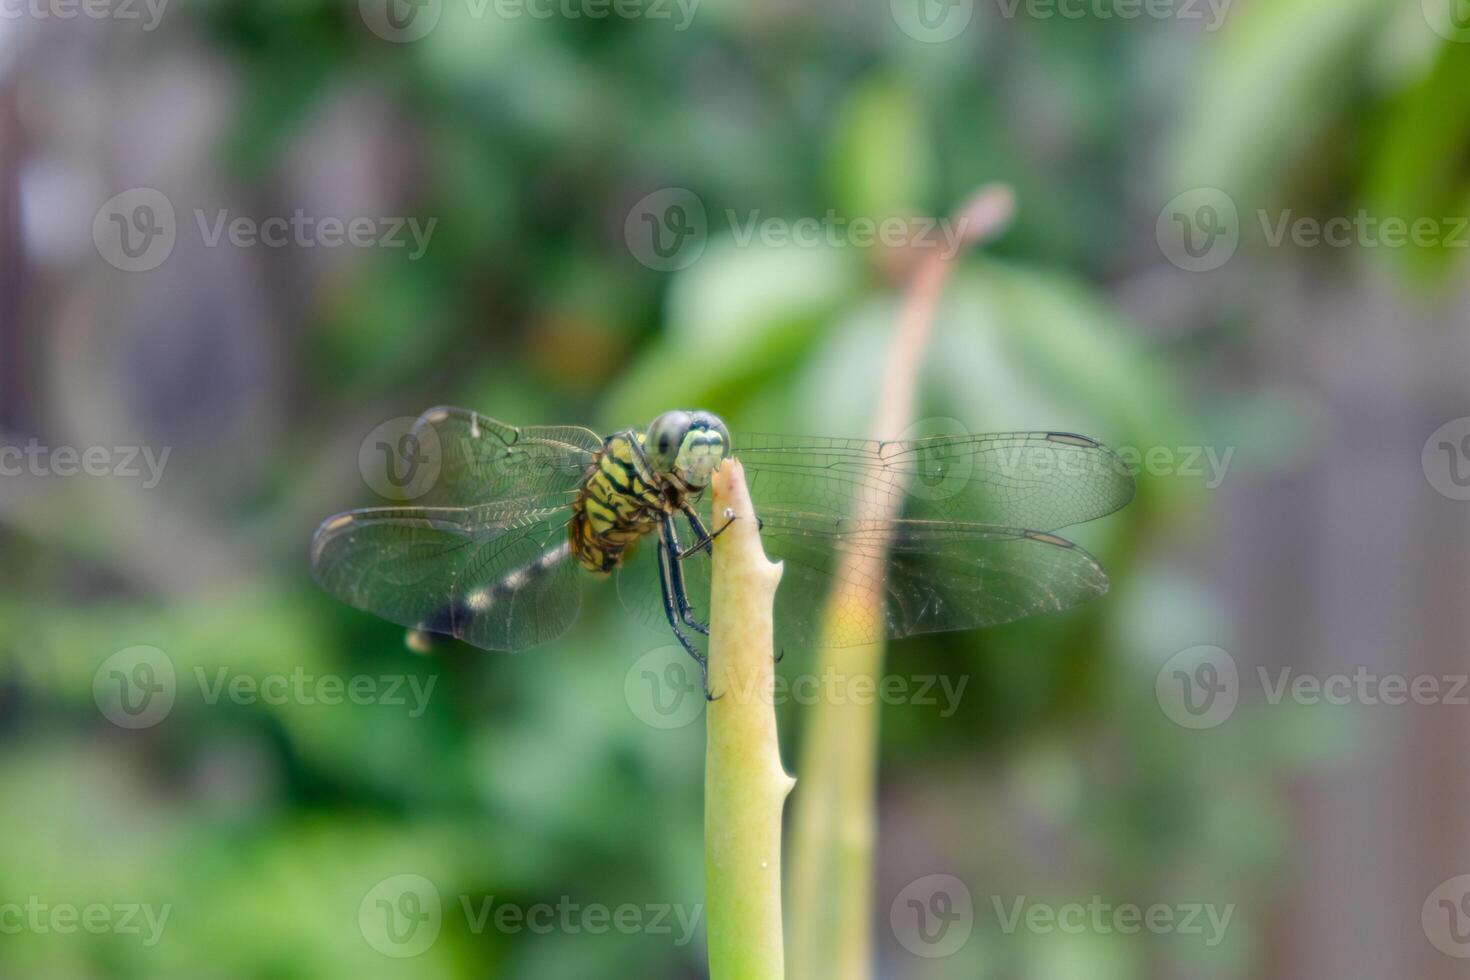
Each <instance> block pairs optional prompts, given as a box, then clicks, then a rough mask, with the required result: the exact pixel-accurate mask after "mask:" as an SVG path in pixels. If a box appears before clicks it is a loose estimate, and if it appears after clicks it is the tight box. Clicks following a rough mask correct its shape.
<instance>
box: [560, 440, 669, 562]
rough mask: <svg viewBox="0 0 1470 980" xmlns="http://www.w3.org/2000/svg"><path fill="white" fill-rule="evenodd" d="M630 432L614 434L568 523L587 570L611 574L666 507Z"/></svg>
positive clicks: (579, 558) (574, 551)
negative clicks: (634, 446) (634, 444)
mask: <svg viewBox="0 0 1470 980" xmlns="http://www.w3.org/2000/svg"><path fill="white" fill-rule="evenodd" d="M654 479H655V477H654V475H653V474H652V473H650V472H649V471H648V469H647V467H646V466H645V464H644V463H643V461H642V460H641V459H640V458H639V457H638V455H637V453H636V451H635V450H634V448H633V445H632V442H631V441H630V439H629V436H628V435H627V434H623V435H616V436H611V437H610V438H609V439H608V440H607V443H606V445H605V447H604V449H603V451H602V454H601V456H599V457H598V460H597V466H596V467H595V468H594V469H593V470H592V472H591V473H590V475H589V476H588V477H587V481H586V483H584V484H583V485H582V493H581V494H580V495H579V496H578V497H577V502H576V503H575V504H574V505H573V510H574V514H573V516H572V522H571V524H570V525H569V527H568V531H569V534H570V537H571V546H572V554H573V555H574V556H575V557H576V559H577V561H578V562H579V563H580V564H581V565H582V567H583V568H586V569H589V570H591V571H594V572H610V571H612V570H613V569H614V568H616V567H617V566H618V563H619V562H620V561H622V558H623V552H624V551H626V550H627V549H628V547H629V546H630V545H632V544H633V542H635V541H637V540H638V539H639V538H641V537H643V536H644V535H645V534H648V533H649V532H651V531H654V530H656V529H657V528H658V524H659V521H660V520H661V519H662V517H663V514H664V509H665V507H666V506H667V505H666V503H665V501H664V498H663V495H662V494H661V493H660V492H659V490H658V489H657V488H655V487H654V486H653V485H652V482H651V481H653V480H654Z"/></svg>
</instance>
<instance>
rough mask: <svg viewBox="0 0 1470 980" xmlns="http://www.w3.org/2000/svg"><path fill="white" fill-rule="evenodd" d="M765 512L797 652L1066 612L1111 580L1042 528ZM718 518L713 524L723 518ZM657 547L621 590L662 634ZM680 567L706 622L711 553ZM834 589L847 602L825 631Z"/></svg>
mask: <svg viewBox="0 0 1470 980" xmlns="http://www.w3.org/2000/svg"><path fill="white" fill-rule="evenodd" d="M760 516H761V519H762V521H763V523H764V528H763V530H762V531H761V540H762V544H763V545H764V546H765V549H766V554H767V555H769V556H770V558H771V559H772V560H773V561H781V562H783V563H784V566H785V567H784V570H783V571H782V573H781V584H780V586H779V587H778V588H777V590H776V644H777V645H778V646H783V647H788V648H792V649H800V648H815V647H822V646H829V647H845V646H855V645H857V644H861V643H872V642H876V641H877V640H879V639H881V638H883V637H892V638H899V637H905V636H913V635H915V634H919V633H938V632H945V631H948V630H965V629H977V628H981V627H986V626H997V625H1000V624H1002V623H1008V622H1011V621H1013V620H1017V619H1022V618H1025V617H1027V616H1033V615H1037V614H1040V613H1046V612H1059V611H1061V610H1064V609H1069V608H1071V607H1073V606H1076V605H1079V604H1081V603H1083V602H1086V601H1087V600H1089V599H1093V598H1096V597H1097V596H1100V595H1102V594H1103V593H1105V592H1107V590H1108V578H1107V575H1106V574H1105V573H1104V572H1103V570H1102V568H1101V567H1100V566H1099V565H1098V563H1097V561H1096V560H1095V559H1094V558H1093V557H1092V556H1091V555H1090V554H1088V553H1087V552H1086V551H1084V550H1083V549H1081V548H1079V547H1077V546H1076V545H1074V544H1072V543H1071V542H1069V541H1067V540H1065V539H1063V538H1060V537H1057V536H1056V535H1054V534H1049V533H1046V532H1043V531H1028V530H1022V529H1019V528H1009V527H996V526H994V525H989V524H969V523H956V522H945V521H922V520H912V519H894V520H856V519H849V518H841V517H833V516H830V515H826V514H813V513H809V512H802V511H789V510H783V509H781V508H778V507H767V508H765V509H764V510H761V511H760ZM714 520H715V522H716V523H715V525H714V526H715V527H718V521H719V520H720V518H719V517H716V518H714ZM685 535H686V541H685V543H686V544H687V543H688V540H689V537H688V534H687V531H686V532H685ZM655 548H656V541H654V540H653V539H649V540H648V541H645V542H643V543H642V546H641V548H640V552H639V553H635V554H633V555H630V556H629V558H628V559H626V560H625V563H624V565H623V567H622V568H620V569H619V572H618V593H619V596H620V597H621V599H622V601H623V604H624V605H625V606H626V607H627V608H628V609H630V610H632V611H633V612H634V613H635V614H636V615H637V616H638V617H639V618H640V619H642V620H643V621H644V622H645V623H646V624H648V625H649V626H650V627H652V628H654V629H660V630H665V631H666V630H667V629H668V626H667V621H666V619H665V617H664V612H663V605H662V597H661V593H660V592H659V580H658V568H657V565H656V563H655ZM682 564H683V568H684V578H685V584H686V588H687V591H688V593H689V599H690V602H691V604H692V605H693V606H694V611H695V615H696V616H698V617H699V618H700V619H701V620H702V621H707V620H708V616H709V592H710V560H709V558H708V556H707V555H705V554H704V553H702V552H701V553H699V554H694V555H690V556H689V557H687V558H686V559H684V561H683V563H682ZM832 595H835V596H838V597H840V598H839V599H838V602H837V610H836V612H835V614H834V617H833V622H832V623H831V624H830V627H829V628H828V630H827V632H825V633H824V632H823V625H824V624H823V622H822V617H823V615H824V613H825V610H826V608H827V602H828V597H829V596H832Z"/></svg>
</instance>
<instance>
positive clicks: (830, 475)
mask: <svg viewBox="0 0 1470 980" xmlns="http://www.w3.org/2000/svg"><path fill="white" fill-rule="evenodd" d="M735 453H736V455H737V456H739V458H740V460H741V461H742V462H743V463H744V465H745V473H746V479H747V481H748V482H749V484H750V493H751V497H752V499H753V500H754V502H755V507H756V512H757V513H759V514H762V515H763V516H764V515H765V513H766V512H767V511H769V510H770V509H771V508H773V507H779V508H783V509H788V510H793V511H804V512H808V513H812V514H819V515H830V516H832V517H862V516H870V517H878V516H895V515H902V516H905V517H912V518H916V519H922V520H931V521H951V522H960V523H969V524H992V525H997V526H999V527H1002V528H1029V529H1032V530H1037V531H1054V530H1056V529H1057V528H1062V527H1068V526H1070V525H1073V524H1080V523H1082V522H1084V521H1090V520H1093V519H1095V518H1098V517H1102V516H1104V515H1106V514H1111V513H1112V512H1113V511H1115V510H1117V509H1118V508H1120V507H1122V506H1123V505H1124V504H1126V503H1127V502H1128V501H1129V500H1131V499H1132V498H1133V477H1132V476H1131V475H1130V474H1129V472H1128V470H1127V467H1126V466H1125V465H1124V463H1123V461H1122V460H1121V459H1120V458H1119V457H1118V455H1117V454H1116V453H1114V452H1113V451H1112V450H1110V449H1108V448H1107V447H1105V446H1103V445H1101V444H1099V443H1097V442H1096V441H1094V440H1092V439H1089V438H1087V437H1086V436H1078V435H1072V434H1070V433H1064V432H1013V433H997V434H990V435H960V436H947V435H946V436H932V437H930V438H926V439H915V440H912V441H904V442H876V441H873V440H864V439H823V438H803V437H793V436H769V435H758V434H757V435H746V436H737V437H736V439H735Z"/></svg>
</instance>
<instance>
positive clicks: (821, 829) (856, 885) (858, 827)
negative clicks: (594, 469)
mask: <svg viewBox="0 0 1470 980" xmlns="http://www.w3.org/2000/svg"><path fill="white" fill-rule="evenodd" d="M1013 209H1014V199H1013V197H1012V194H1011V191H1010V189H1009V188H1006V187H1003V186H998V185H997V186H991V187H987V188H984V189H982V190H981V191H980V192H979V193H977V194H976V195H975V196H974V197H973V198H971V199H970V200H969V201H968V202H967V203H966V204H965V206H964V207H963V208H961V210H960V212H959V214H958V216H957V218H956V226H957V227H959V228H960V229H961V230H962V234H963V236H964V237H963V243H964V244H967V245H973V244H976V243H978V242H980V241H983V240H985V239H988V238H990V237H992V236H994V235H995V234H997V233H998V232H999V231H1000V230H1001V229H1003V228H1004V227H1005V226H1006V225H1007V224H1008V223H1009V221H1010V217H1011V214H1012V211H1013ZM958 254H959V253H956V254H955V255H944V254H941V253H939V252H937V251H935V252H930V253H928V254H926V255H925V257H924V258H923V259H922V260H921V262H920V263H919V265H918V267H917V268H916V269H915V270H914V274H913V279H912V280H911V282H910V284H909V288H908V291H907V294H906V296H905V299H904V304H903V309H902V312H901V314H900V317H899V323H898V328H897V330H896V331H895V332H894V336H893V341H892V343H891V345H890V346H889V350H888V357H887V360H886V361H885V363H886V364H887V365H888V369H887V371H886V372H885V374H884V377H883V387H882V390H881V391H880V392H879V393H878V403H877V407H876V411H875V413H874V417H873V427H872V438H873V439H879V440H882V439H893V438H896V437H897V436H898V434H899V433H900V432H902V431H903V429H904V428H905V427H907V426H908V425H909V424H910V423H911V422H912V421H913V417H914V415H915V411H916V406H917V404H918V383H919V368H920V366H921V364H922V362H923V358H924V351H925V350H926V348H927V347H928V343H929V335H930V333H931V332H932V328H933V324H934V318H935V314H936V312H937V310H938V307H939V301H940V299H941V297H942V295H943V290H944V285H945V283H946V282H948V280H949V276H950V273H951V271H952V270H953V268H954V265H955V261H954V260H955V259H956V258H957V257H958ZM890 504H891V506H889V507H888V508H887V509H886V510H885V509H884V508H881V507H877V506H875V507H873V508H871V509H870V510H868V511H865V512H862V513H857V514H853V515H851V516H853V517H855V518H858V519H878V520H881V519H885V518H892V517H897V516H899V514H898V510H899V507H900V505H901V501H899V500H898V499H897V498H896V497H895V498H893V499H892V500H891V501H890ZM838 561H839V562H841V563H842V564H843V570H842V571H841V572H840V573H839V574H838V575H837V576H836V580H837V582H838V583H839V586H838V588H837V589H836V590H834V592H833V594H832V595H831V596H829V597H828V600H827V605H826V607H825V609H824V610H823V612H822V616H823V629H824V631H825V632H826V633H828V634H829V635H832V636H837V635H840V634H841V633H842V631H843V624H844V622H846V620H845V619H844V617H854V616H856V617H861V618H864V619H872V618H874V617H878V618H881V617H882V615H883V608H882V605H883V602H884V592H883V590H882V588H880V587H875V586H873V585H871V584H867V585H864V584H860V583H875V582H881V581H882V575H883V568H884V565H885V564H886V561H885V558H884V556H883V555H881V554H879V553H877V552H876V551H869V552H868V553H867V554H860V553H858V552H846V553H843V554H841V555H839V556H838ZM884 650H885V645H884V644H883V643H874V644H869V645H865V646H860V647H843V648H834V647H832V646H830V645H825V644H824V646H823V648H822V649H821V650H819V651H818V655H817V658H816V671H817V676H818V677H821V678H823V683H824V686H825V685H827V683H828V679H829V678H830V679H831V680H832V682H833V687H835V689H838V690H845V691H848V692H853V691H858V690H868V691H876V690H879V689H880V682H881V680H882V675H883V653H884ZM828 689H832V688H828ZM878 708H879V705H878V703H877V699H872V698H858V697H839V698H834V699H833V700H831V701H827V700H825V699H821V700H818V701H817V702H816V703H815V704H814V705H812V707H811V709H810V710H809V711H808V713H807V717H806V731H805V734H804V740H803V743H802V748H801V759H800V764H799V766H798V768H797V771H798V772H799V773H801V777H802V791H801V792H800V793H798V794H797V797H796V805H795V813H794V815H793V821H792V834H793V838H794V839H793V845H792V881H791V952H792V956H791V961H792V971H793V975H794V976H797V977H822V978H823V980H867V978H868V977H870V976H871V975H872V969H873V937H872V914H873V851H874V847H875V845H876V842H877V805H876V789H877V774H878Z"/></svg>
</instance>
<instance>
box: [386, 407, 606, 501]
mask: <svg viewBox="0 0 1470 980" xmlns="http://www.w3.org/2000/svg"><path fill="white" fill-rule="evenodd" d="M410 436H411V438H412V439H413V440H415V442H416V445H415V446H414V447H413V450H412V451H414V452H415V453H418V454H420V455H421V456H422V458H423V459H425V460H427V461H428V462H427V465H430V466H437V468H438V471H437V473H434V472H432V471H431V472H430V474H429V476H430V477H431V479H430V480H429V481H427V482H428V483H429V486H428V489H427V490H426V491H424V492H423V493H421V494H419V495H418V496H417V497H415V499H414V500H413V503H415V504H418V505H420V506H425V507H484V506H488V507H489V511H490V512H489V513H484V514H478V515H476V519H478V520H481V521H482V522H487V523H489V522H493V521H494V520H495V519H496V515H497V513H503V512H505V511H507V510H514V509H516V508H522V509H535V508H540V507H556V506H560V505H562V504H569V503H571V501H572V499H573V498H575V497H576V495H577V491H578V489H579V488H580V486H581V482H582V477H583V475H584V474H585V473H586V471H587V467H588V466H590V465H591V464H592V461H593V459H594V457H595V456H596V455H597V453H599V452H601V450H602V438H601V437H600V436H598V435H597V433H595V432H593V431H592V430H591V429H583V428H580V427H578V426H570V425H569V426H539V425H538V426H525V427H520V428H517V427H516V426H513V425H507V424H505V423H504V422H498V421H496V420H495V419H492V418H489V417H487V416H484V415H481V414H479V413H478V412H471V411H467V410H465V409H463V408H450V407H447V406H442V405H441V406H439V407H437V408H431V409H429V410H428V411H427V412H425V413H424V414H423V415H420V416H419V418H418V421H417V422H416V423H415V424H414V427H413V429H412V430H411V432H410Z"/></svg>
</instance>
